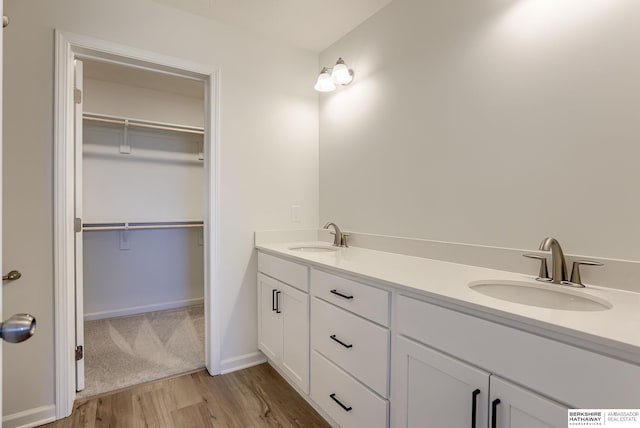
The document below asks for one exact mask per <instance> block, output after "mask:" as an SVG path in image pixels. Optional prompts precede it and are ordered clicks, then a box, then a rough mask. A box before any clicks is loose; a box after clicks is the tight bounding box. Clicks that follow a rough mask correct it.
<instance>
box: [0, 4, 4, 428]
mask: <svg viewBox="0 0 640 428" xmlns="http://www.w3.org/2000/svg"><path fill="white" fill-rule="evenodd" d="M3 6H4V5H3V0H0V15H2V12H3V11H4V8H3ZM2 33H3V31H0V225H2V55H3V52H2V44H3V43H4V41H3V40H2ZM0 272H2V226H0ZM2 282H4V281H2ZM1 319H3V318H2V287H1V286H0V320H1ZM0 385H2V346H0ZM2 415H3V413H2V388H0V418H1V417H2ZM0 420H1V419H0ZM0 424H1V423H0Z"/></svg>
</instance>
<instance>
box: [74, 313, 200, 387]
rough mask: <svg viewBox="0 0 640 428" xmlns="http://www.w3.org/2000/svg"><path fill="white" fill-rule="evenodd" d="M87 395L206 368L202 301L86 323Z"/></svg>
mask: <svg viewBox="0 0 640 428" xmlns="http://www.w3.org/2000/svg"><path fill="white" fill-rule="evenodd" d="M84 347H85V353H84V355H85V389H84V390H83V391H81V392H79V393H78V397H89V396H92V395H96V394H100V393H103V392H107V391H113V390H115V389H119V388H124V387H126V386H130V385H135V384H138V383H142V382H147V381H150V380H155V379H159V378H163V377H166V376H171V375H174V374H178V373H182V372H186V371H189V370H195V369H198V368H201V367H204V307H203V305H197V306H190V307H188V308H180V309H172V310H168V311H160V312H149V313H146V314H139V315H132V316H127V317H120V318H110V319H104V320H98V321H88V322H86V323H85V325H84Z"/></svg>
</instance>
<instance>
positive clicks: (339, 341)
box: [329, 334, 353, 348]
mask: <svg viewBox="0 0 640 428" xmlns="http://www.w3.org/2000/svg"><path fill="white" fill-rule="evenodd" d="M329 339H333V340H335V341H336V342H338V343H339V344H341V345H342V346H344V347H345V348H353V345H351V344H349V345H347V344H346V343H344V342H343V341H342V340H340V339H338V338H337V337H336V335H335V334H332V335H331V336H329Z"/></svg>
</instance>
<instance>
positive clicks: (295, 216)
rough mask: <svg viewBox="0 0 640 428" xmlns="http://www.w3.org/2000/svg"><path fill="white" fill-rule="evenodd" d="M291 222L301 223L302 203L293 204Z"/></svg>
mask: <svg viewBox="0 0 640 428" xmlns="http://www.w3.org/2000/svg"><path fill="white" fill-rule="evenodd" d="M291 223H300V205H291Z"/></svg>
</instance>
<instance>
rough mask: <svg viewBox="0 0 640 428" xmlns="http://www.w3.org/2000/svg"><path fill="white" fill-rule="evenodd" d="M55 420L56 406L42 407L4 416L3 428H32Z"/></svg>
mask: <svg viewBox="0 0 640 428" xmlns="http://www.w3.org/2000/svg"><path fill="white" fill-rule="evenodd" d="M55 420H56V406H54V405H50V406H41V407H36V408H35V409H29V410H24V411H22V412H18V413H13V414H11V415H6V416H4V417H3V418H2V426H3V428H31V427H37V426H39V425H43V424H46V423H49V422H53V421H55Z"/></svg>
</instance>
